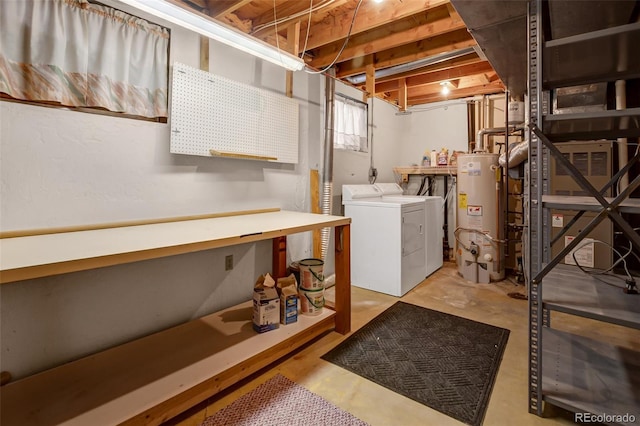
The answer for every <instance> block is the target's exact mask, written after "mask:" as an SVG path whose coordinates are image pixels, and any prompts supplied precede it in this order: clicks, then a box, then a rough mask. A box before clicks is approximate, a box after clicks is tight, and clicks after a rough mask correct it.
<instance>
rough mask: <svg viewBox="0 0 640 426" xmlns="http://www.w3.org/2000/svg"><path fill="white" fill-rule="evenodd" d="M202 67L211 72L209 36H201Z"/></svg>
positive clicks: (203, 69)
mask: <svg viewBox="0 0 640 426" xmlns="http://www.w3.org/2000/svg"><path fill="white" fill-rule="evenodd" d="M200 69H201V70H202V71H206V72H209V38H208V37H205V36H200Z"/></svg>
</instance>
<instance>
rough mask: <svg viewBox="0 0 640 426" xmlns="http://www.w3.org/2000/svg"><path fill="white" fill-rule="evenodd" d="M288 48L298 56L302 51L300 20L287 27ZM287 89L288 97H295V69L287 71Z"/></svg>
mask: <svg viewBox="0 0 640 426" xmlns="http://www.w3.org/2000/svg"><path fill="white" fill-rule="evenodd" d="M287 50H288V51H289V53H291V54H293V55H295V56H298V52H299V51H300V22H296V23H295V24H293V25H290V26H289V28H287ZM285 78H286V89H285V93H286V95H287V96H288V97H290V98H293V71H289V70H287V72H286V77H285Z"/></svg>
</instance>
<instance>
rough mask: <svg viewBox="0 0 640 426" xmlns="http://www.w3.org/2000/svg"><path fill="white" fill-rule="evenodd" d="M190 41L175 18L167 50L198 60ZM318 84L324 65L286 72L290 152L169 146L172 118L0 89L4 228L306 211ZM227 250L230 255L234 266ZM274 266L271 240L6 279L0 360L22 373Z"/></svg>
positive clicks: (192, 308)
mask: <svg viewBox="0 0 640 426" xmlns="http://www.w3.org/2000/svg"><path fill="white" fill-rule="evenodd" d="M156 21H157V20H156ZM161 23H162V22H161ZM167 26H170V27H171V25H167ZM198 52H199V37H198V36H197V35H195V34H193V33H191V32H188V31H185V30H182V29H180V28H175V27H173V28H172V44H171V62H173V61H178V62H182V63H186V64H187V65H190V66H194V67H198V66H199V56H198V55H199V53H198ZM210 58H211V59H210V62H211V63H210V71H211V72H213V73H216V74H220V75H223V76H225V77H228V78H232V79H234V80H236V81H240V82H243V83H248V84H252V85H254V86H258V87H262V88H266V89H270V90H274V91H276V92H279V93H283V92H284V89H285V71H284V70H283V69H282V68H280V67H277V66H275V65H272V64H269V63H263V62H262V61H260V60H257V59H255V58H253V57H251V56H248V55H246V54H244V53H242V52H239V51H237V50H234V49H232V48H229V47H226V46H224V45H221V44H218V43H214V42H212V43H211V47H210ZM323 87H324V86H323V78H322V77H320V76H316V75H309V74H305V73H302V72H298V73H295V75H294V97H295V98H296V99H297V100H298V101H299V103H300V150H299V152H300V154H299V155H300V158H299V164H297V165H290V164H287V165H284V164H271V163H265V162H255V161H248V160H232V159H220V158H203V157H195V156H185V155H172V154H170V153H169V124H161V123H151V122H146V121H140V120H132V119H126V118H119V117H109V116H105V115H97V114H88V113H80V112H73V111H67V110H64V109H57V108H46V107H38V106H30V105H24V104H19V103H12V102H0V139H1V140H0V166H1V167H0V182H1V188H0V190H1V194H2V198H1V203H0V229H2V230H3V231H8V230H21V229H33V228H47V227H56V226H66V225H82V224H95V223H105V222H117V221H124V220H134V219H146V218H162V217H172V216H182V215H192V214H204V213H213V212H227V211H238V210H247V209H257V208H264V207H278V208H282V209H288V210H299V211H308V210H309V202H310V197H309V190H308V187H309V177H308V176H309V168H310V167H313V168H318V167H319V162H320V149H321V141H322V140H323V129H322V128H323V121H322V120H321V119H320V117H322V108H323V104H324V103H323V101H321V98H323V97H324V89H323ZM310 241H311V239H310V235H309V233H305V234H302V235H296V236H293V237H292V238H289V239H288V246H289V256H290V258H293V259H301V258H304V257H310V255H311V250H310V249H311V243H310ZM227 254H233V255H234V260H235V268H234V269H233V270H232V271H230V272H225V271H224V257H225V255H227ZM270 269H271V244H270V242H268V241H267V242H261V243H257V244H248V245H242V246H237V247H230V248H225V249H219V250H210V251H205V252H201V253H195V254H189V255H181V256H174V257H171V258H164V259H156V260H151V261H145V262H138V263H134V264H129V265H119V266H114V267H109V268H102V269H100V270H95V271H84V272H78V273H72V274H66V275H62V276H57V277H51V278H41V279H36V280H29V281H23V282H17V283H10V284H3V285H2V286H1V287H0V309H1V313H0V315H1V322H2V324H1V327H2V328H1V330H0V331H1V333H2V341H1V343H0V345H1V350H0V354H1V355H0V356H1V358H0V369H1V370H3V371H4V370H7V371H10V372H11V373H12V375H13V376H14V378H19V377H23V376H25V375H28V374H32V373H34V372H37V371H40V370H43V369H46V368H49V367H52V366H55V365H58V364H60V363H63V362H66V361H68V360H71V359H75V358H78V357H80V356H83V355H86V354H89V353H92V352H95V351H97V350H101V349H103V348H107V347H110V346H112V345H115V344H118V343H121V342H125V341H128V340H130V339H132V338H135V337H138V336H141V335H145V334H148V333H151V332H154V331H156V330H160V329H163V328H166V327H169V326H171V325H174V324H178V323H181V322H183V321H186V320H189V319H192V318H196V317H199V316H202V315H205V314H207V313H210V312H213V311H216V310H219V309H221V308H223V307H227V306H231V305H234V304H237V303H240V302H242V301H245V300H249V299H250V297H251V289H252V286H253V283H254V282H255V279H256V277H257V276H258V275H260V274H262V273H265V272H269V271H270Z"/></svg>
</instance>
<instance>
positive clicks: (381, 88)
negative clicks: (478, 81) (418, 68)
mask: <svg viewBox="0 0 640 426" xmlns="http://www.w3.org/2000/svg"><path fill="white" fill-rule="evenodd" d="M485 72H493V68H492V67H491V64H489V62H487V61H483V62H478V63H475V64H470V65H463V66H460V67H456V68H450V69H445V70H441V71H432V72H429V73H425V74H422V75H417V76H413V77H409V78H406V79H403V78H400V79H398V80H397V81H400V80H406V84H407V86H409V87H415V86H420V85H424V84H432V83H439V82H441V81H447V80H453V79H458V78H461V77H465V76H468V75H470V74H482V73H485ZM397 81H393V80H390V81H385V82H383V83H376V93H380V92H389V91H393V90H397V88H398V87H399V86H398V83H397ZM487 83H488V82H487Z"/></svg>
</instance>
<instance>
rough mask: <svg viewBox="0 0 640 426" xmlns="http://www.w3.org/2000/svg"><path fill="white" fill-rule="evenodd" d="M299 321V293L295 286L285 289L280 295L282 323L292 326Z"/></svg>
mask: <svg viewBox="0 0 640 426" xmlns="http://www.w3.org/2000/svg"><path fill="white" fill-rule="evenodd" d="M297 321H298V292H297V291H296V288H295V286H293V287H284V288H283V289H282V290H281V293H280V323H282V324H292V323H294V322H297Z"/></svg>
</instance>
